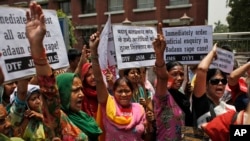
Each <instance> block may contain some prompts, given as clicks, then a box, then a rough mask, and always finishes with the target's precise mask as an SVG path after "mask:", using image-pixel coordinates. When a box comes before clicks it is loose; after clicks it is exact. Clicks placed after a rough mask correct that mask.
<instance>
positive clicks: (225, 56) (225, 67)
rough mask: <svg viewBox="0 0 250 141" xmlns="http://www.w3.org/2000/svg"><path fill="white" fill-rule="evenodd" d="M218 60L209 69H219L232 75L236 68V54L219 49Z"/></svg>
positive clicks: (217, 51)
mask: <svg viewBox="0 0 250 141" xmlns="http://www.w3.org/2000/svg"><path fill="white" fill-rule="evenodd" d="M216 54H217V59H216V60H214V61H213V62H212V64H211V65H210V66H209V68H218V69H220V70H222V71H224V72H226V73H231V72H232V71H233V67H234V54H233V52H230V51H227V50H224V49H221V48H217V49H216Z"/></svg>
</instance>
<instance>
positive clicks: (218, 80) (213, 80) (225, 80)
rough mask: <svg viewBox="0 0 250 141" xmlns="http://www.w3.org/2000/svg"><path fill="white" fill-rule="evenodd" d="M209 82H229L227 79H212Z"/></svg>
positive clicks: (213, 83) (216, 83)
mask: <svg viewBox="0 0 250 141" xmlns="http://www.w3.org/2000/svg"><path fill="white" fill-rule="evenodd" d="M209 82H210V84H212V85H218V84H219V83H220V82H221V83H222V84H223V85H226V84H227V79H210V80H209Z"/></svg>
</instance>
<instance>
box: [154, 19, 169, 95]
mask: <svg viewBox="0 0 250 141" xmlns="http://www.w3.org/2000/svg"><path fill="white" fill-rule="evenodd" d="M153 46H154V50H155V57H156V61H155V73H156V78H157V85H156V91H155V95H156V96H164V95H165V94H166V91H167V81H168V74H167V70H166V64H165V61H164V52H165V49H166V41H165V38H164V36H163V33H162V24H161V23H159V24H158V34H157V38H156V39H155V40H154V41H153Z"/></svg>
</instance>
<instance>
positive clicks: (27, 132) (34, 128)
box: [9, 85, 45, 141]
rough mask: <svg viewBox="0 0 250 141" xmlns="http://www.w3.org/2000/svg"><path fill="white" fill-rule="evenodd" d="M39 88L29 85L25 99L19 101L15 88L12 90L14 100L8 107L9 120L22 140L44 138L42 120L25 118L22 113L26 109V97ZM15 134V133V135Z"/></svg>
mask: <svg viewBox="0 0 250 141" xmlns="http://www.w3.org/2000/svg"><path fill="white" fill-rule="evenodd" d="M38 90H39V88H38V86H36V85H29V86H28V90H27V96H26V97H27V98H26V101H20V100H19V99H18V97H17V94H16V93H17V89H15V90H14V94H15V95H16V96H14V102H13V104H12V106H11V108H10V114H9V117H10V122H11V124H12V125H13V126H14V129H15V130H16V131H15V133H18V134H19V135H18V136H19V137H21V138H23V139H24V140H29V141H37V140H45V134H44V127H43V122H42V121H41V120H38V119H36V118H30V119H26V118H25V117H24V113H25V111H26V109H27V107H28V106H27V105H26V103H27V100H28V97H29V96H30V95H31V94H33V93H34V92H38ZM16 136H17V135H16Z"/></svg>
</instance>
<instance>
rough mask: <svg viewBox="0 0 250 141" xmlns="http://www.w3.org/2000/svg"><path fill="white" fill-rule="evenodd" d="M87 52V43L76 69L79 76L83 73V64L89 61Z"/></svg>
mask: <svg viewBox="0 0 250 141" xmlns="http://www.w3.org/2000/svg"><path fill="white" fill-rule="evenodd" d="M87 61H88V60H87V52H86V45H84V46H83V48H82V55H81V58H80V61H79V63H78V65H77V67H76V69H75V74H78V75H79V76H81V75H80V73H81V69H82V65H83V64H85V63H87Z"/></svg>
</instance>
